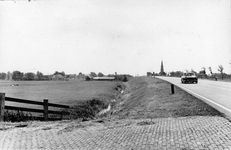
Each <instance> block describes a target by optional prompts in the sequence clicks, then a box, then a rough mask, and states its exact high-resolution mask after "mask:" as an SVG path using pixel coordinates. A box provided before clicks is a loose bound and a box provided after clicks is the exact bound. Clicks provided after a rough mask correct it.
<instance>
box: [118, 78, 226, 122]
mask: <svg viewBox="0 0 231 150" xmlns="http://www.w3.org/2000/svg"><path fill="white" fill-rule="evenodd" d="M126 86H127V87H126V91H125V95H124V96H125V97H126V98H124V99H123V101H122V102H120V106H119V107H120V108H119V109H118V110H117V112H116V113H115V115H118V116H119V118H160V117H162V118H166V117H185V116H221V115H222V114H221V113H220V112H218V111H217V110H215V109H214V108H212V107H210V106H209V105H207V104H206V103H204V102H202V101H201V100H199V99H197V98H195V97H193V96H192V95H190V94H188V93H186V92H185V91H182V90H181V89H179V88H177V87H176V88H175V94H171V91H170V90H171V89H170V84H169V83H167V82H165V81H162V80H160V79H157V78H150V77H135V78H133V79H131V80H130V81H129V82H127V83H126Z"/></svg>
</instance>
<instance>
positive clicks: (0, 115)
mask: <svg viewBox="0 0 231 150" xmlns="http://www.w3.org/2000/svg"><path fill="white" fill-rule="evenodd" d="M5 101H9V102H16V103H25V104H33V105H41V106H43V109H35V108H25V107H17V106H5ZM49 107H58V108H65V109H69V108H70V107H69V106H68V105H61V104H55V103H48V99H44V100H43V102H39V101H32V100H25V99H19V98H12V97H5V93H0V122H1V121H4V112H5V109H7V110H19V111H28V112H35V113H43V116H44V120H45V121H47V120H48V114H58V115H60V116H61V119H62V117H63V115H69V114H70V113H69V112H67V111H55V110H49V109H48V108H49Z"/></svg>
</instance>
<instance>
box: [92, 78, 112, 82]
mask: <svg viewBox="0 0 231 150" xmlns="http://www.w3.org/2000/svg"><path fill="white" fill-rule="evenodd" d="M93 80H94V81H114V80H115V77H93Z"/></svg>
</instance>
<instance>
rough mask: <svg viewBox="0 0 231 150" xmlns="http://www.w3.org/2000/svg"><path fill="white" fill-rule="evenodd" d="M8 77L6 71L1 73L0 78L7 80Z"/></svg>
mask: <svg viewBox="0 0 231 150" xmlns="http://www.w3.org/2000/svg"><path fill="white" fill-rule="evenodd" d="M5 79H6V73H4V72H2V73H0V80H5Z"/></svg>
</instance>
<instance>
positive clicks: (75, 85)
mask: <svg viewBox="0 0 231 150" xmlns="http://www.w3.org/2000/svg"><path fill="white" fill-rule="evenodd" d="M13 84H19V86H11V85H13ZM116 85H117V82H109V81H80V80H69V81H3V80H2V81H1V80H0V92H1V93H6V96H7V97H14V98H21V99H28V100H35V101H42V100H43V99H44V98H48V99H49V102H53V103H62V104H68V105H75V104H76V103H78V101H82V100H90V99H92V98H99V99H102V100H109V99H110V98H113V96H114V92H115V87H116Z"/></svg>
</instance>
